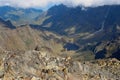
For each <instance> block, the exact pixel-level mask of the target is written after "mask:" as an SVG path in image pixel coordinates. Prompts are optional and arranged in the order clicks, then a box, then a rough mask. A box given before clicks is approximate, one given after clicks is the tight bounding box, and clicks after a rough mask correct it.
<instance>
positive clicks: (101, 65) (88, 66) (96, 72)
mask: <svg viewBox="0 0 120 80" xmlns="http://www.w3.org/2000/svg"><path fill="white" fill-rule="evenodd" d="M0 54H1V55H2V56H1V57H0V62H1V63H0V78H1V80H119V79H120V61H118V60H116V59H105V60H97V61H76V60H74V59H72V58H71V57H70V56H67V57H60V56H57V57H56V56H55V55H53V54H52V53H51V52H50V51H49V50H48V49H44V50H39V51H38V50H37V51H36V50H32V51H14V52H13V51H4V50H1V53H0Z"/></svg>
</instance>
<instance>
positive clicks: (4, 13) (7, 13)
mask: <svg viewBox="0 0 120 80" xmlns="http://www.w3.org/2000/svg"><path fill="white" fill-rule="evenodd" d="M42 12H43V11H42V10H41V9H34V8H28V9H23V8H14V7H10V6H3V7H0V17H1V18H2V19H4V20H10V21H11V22H12V23H13V24H14V25H24V24H29V23H32V22H33V21H34V19H35V18H36V17H37V16H39V15H40V14H41V13H42Z"/></svg>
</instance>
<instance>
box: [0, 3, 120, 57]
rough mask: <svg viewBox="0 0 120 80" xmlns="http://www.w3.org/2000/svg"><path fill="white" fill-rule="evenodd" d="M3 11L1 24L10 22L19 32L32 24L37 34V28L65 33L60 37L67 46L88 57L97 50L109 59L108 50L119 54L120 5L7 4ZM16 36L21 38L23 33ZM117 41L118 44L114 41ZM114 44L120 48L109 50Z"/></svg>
mask: <svg viewBox="0 0 120 80" xmlns="http://www.w3.org/2000/svg"><path fill="white" fill-rule="evenodd" d="M0 11H1V13H0V17H2V19H3V20H2V19H1V23H4V24H6V25H7V26H8V27H9V28H11V29H14V30H18V31H19V29H20V30H21V29H22V28H24V27H26V26H27V27H29V28H30V27H31V28H30V30H33V31H34V33H35V34H36V32H37V31H38V32H42V31H46V34H47V33H49V32H51V33H52V34H54V35H58V36H59V37H60V36H62V37H61V38H59V39H58V40H59V41H60V42H61V43H62V44H61V45H62V47H63V48H66V49H67V50H70V51H75V52H77V53H78V54H82V55H84V56H85V57H86V56H88V55H90V54H91V53H93V54H92V55H95V56H96V58H105V57H106V54H107V52H109V53H108V55H109V56H107V57H111V56H112V54H114V53H115V52H116V51H117V54H119V36H120V16H119V14H120V6H119V5H112V6H107V5H106V6H100V7H75V8H72V7H67V6H65V5H63V4H61V5H57V6H53V7H51V8H50V9H48V10H47V11H42V10H40V9H32V8H29V9H21V8H13V7H9V6H5V7H0ZM31 16H32V17H31ZM4 20H6V21H4ZM21 21H22V22H21ZM26 21H27V22H26ZM12 24H13V25H14V26H13V25H12ZM16 24H17V25H16ZM21 26H22V27H21ZM23 26H24V27H23ZM17 28H19V29H17ZM22 30H24V29H22ZM36 30H37V31H36ZM28 31H29V30H28V29H26V28H25V30H24V31H23V32H25V33H24V34H23V35H25V34H26V33H28ZM47 31H48V32H47ZM30 32H31V31H30ZM17 34H18V32H17ZM19 34H21V33H19ZM31 34H32V33H31ZM26 35H29V34H26ZM32 35H33V34H32ZM37 35H38V33H37ZM16 36H17V37H18V36H19V35H16ZM30 36H31V35H30ZM50 36H51V35H50ZM24 37H26V36H24ZM34 37H35V36H33V38H34ZM42 38H43V34H42ZM42 38H40V39H42ZM51 38H52V37H51ZM54 39H55V38H54ZM54 39H53V40H54ZM25 40H27V39H25ZM25 40H23V41H25ZM35 40H36V39H35ZM23 41H22V42H23ZM28 41H29V40H27V42H28ZM30 41H31V44H32V43H33V42H35V41H33V40H30ZM62 41H64V42H62ZM113 41H114V44H111V43H112V42H113ZM22 42H20V43H22ZM108 43H109V44H108ZM38 45H39V44H38ZM106 45H107V46H106ZM114 45H116V46H118V47H116V48H115V50H113V52H112V51H109V50H107V49H106V48H107V47H110V48H114ZM22 46H23V45H22ZM30 46H31V45H30ZM30 46H29V47H30ZM99 46H102V47H99ZM34 47H35V46H34ZM96 49H97V50H96ZM101 50H103V51H104V50H105V51H106V52H104V54H103V52H101ZM99 52H100V53H99ZM97 53H98V54H97ZM99 54H100V55H99ZM80 56H81V55H80ZM100 56H102V57H100ZM113 56H114V55H113ZM92 58H93V57H92ZM118 59H119V58H118Z"/></svg>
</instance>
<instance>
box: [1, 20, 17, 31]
mask: <svg viewBox="0 0 120 80" xmlns="http://www.w3.org/2000/svg"><path fill="white" fill-rule="evenodd" d="M0 27H1V28H10V29H15V28H16V27H15V26H14V25H13V24H12V23H11V22H10V21H9V20H8V21H4V20H3V19H1V18H0Z"/></svg>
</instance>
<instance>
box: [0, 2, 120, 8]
mask: <svg viewBox="0 0 120 80" xmlns="http://www.w3.org/2000/svg"><path fill="white" fill-rule="evenodd" d="M61 3H63V4H65V5H68V6H79V5H83V6H86V7H90V6H102V5H113V4H117V5H118V4H120V0H0V6H4V5H10V6H14V7H23V8H29V7H40V8H45V7H47V6H48V5H51V4H61Z"/></svg>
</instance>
